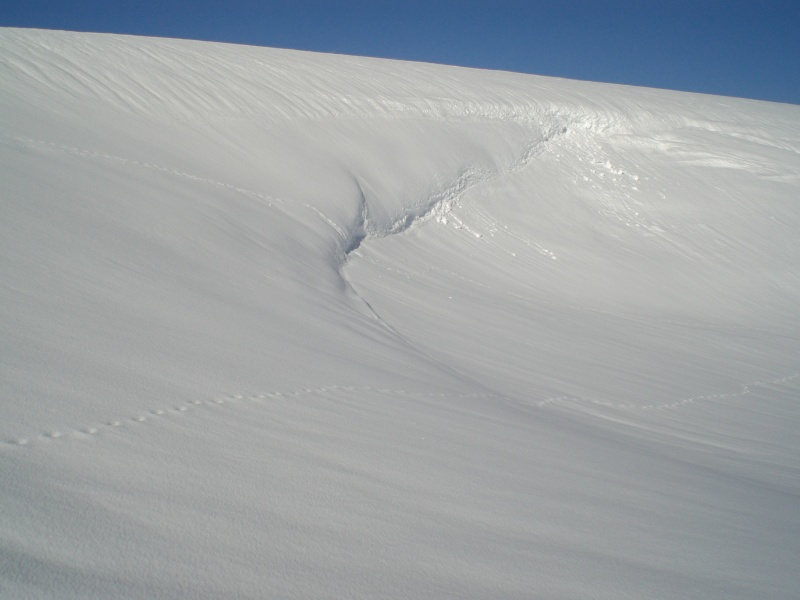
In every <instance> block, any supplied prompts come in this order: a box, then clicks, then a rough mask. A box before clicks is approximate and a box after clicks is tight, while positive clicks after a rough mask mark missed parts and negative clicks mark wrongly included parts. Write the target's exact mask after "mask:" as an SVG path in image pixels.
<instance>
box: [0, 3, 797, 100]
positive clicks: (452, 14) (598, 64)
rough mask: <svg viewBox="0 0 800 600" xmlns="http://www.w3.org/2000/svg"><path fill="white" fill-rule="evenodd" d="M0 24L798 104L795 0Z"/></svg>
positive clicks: (165, 14)
mask: <svg viewBox="0 0 800 600" xmlns="http://www.w3.org/2000/svg"><path fill="white" fill-rule="evenodd" d="M0 25H2V26H14V27H39V28H46V29H68V30H76V31H98V32H113V33H129V34H136V35H151V36H162V37H178V38H191V39H201V40H215V41H223V42H232V43H239V44H252V45H258V46H273V47H280V48H297V49H302V50H315V51H321V52H336V53H341V54H357V55H365V56H379V57H386V58H400V59H406V60H418V61H426V62H436V63H445V64H453V65H463V66H471V67H482V68H488V69H503V70H509V71H520V72H524V73H536V74H540V75H554V76H559V77H569V78H573V79H587V80H592V81H607V82H613V83H625V84H630V85H642V86H650V87H661V88H670V89H678V90H688V91H696V92H704V93H709V94H721V95H726V96H742V97H747V98H758V99H763V100H772V101H777V102H790V103H794V104H800V0H749V1H744V0H727V1H723V0H605V1H603V0H562V1H555V0H551V1H547V2H545V1H538V0H529V1H527V2H526V1H521V0H496V1H494V2H491V1H476V0H462V1H454V0H438V1H437V0H429V1H427V2H418V1H416V0H408V1H406V2H396V1H393V0H386V1H383V0H371V1H364V0H344V1H339V2H337V1H335V0H331V1H328V2H323V1H309V0H283V1H278V2H274V1H270V0H264V1H255V0H229V1H227V2H225V1H222V0H196V1H194V2H179V1H177V0H158V1H153V0H129V1H127V2H117V1H115V0H77V1H75V0H73V1H65V0H0ZM0 60H2V57H0Z"/></svg>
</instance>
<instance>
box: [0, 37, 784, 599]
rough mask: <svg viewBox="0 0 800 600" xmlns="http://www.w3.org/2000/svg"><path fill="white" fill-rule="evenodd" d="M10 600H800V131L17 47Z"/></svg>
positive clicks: (597, 96)
mask: <svg viewBox="0 0 800 600" xmlns="http://www.w3.org/2000/svg"><path fill="white" fill-rule="evenodd" d="M0 122H2V126H1V127H0V155H1V157H2V158H0V180H2V196H1V197H0V210H1V211H2V212H0V228H1V231H0V247H1V248H2V254H1V255H0V368H1V369H2V372H0V411H1V412H0V484H1V486H0V597H2V598H3V599H5V598H8V599H16V598H34V599H45V598H52V599H59V600H64V599H71V598H76V599H77V598H80V599H84V598H87V599H88V598H92V599H107V598H118V599H123V598H129V599H142V598H149V599H186V600H188V599H192V600H196V599H215V600H217V599H222V598H241V599H245V598H246V599H262V598H293V599H300V598H303V599H306V598H320V599H322V598H341V599H356V598H358V599H377V598H387V599H399V598H408V599H411V598H414V599H419V598H431V599H440V598H473V599H489V598H493V599H500V598H503V599H505V598H520V599H522V598H526V599H528V598H546V599H584V598H593V599H608V600H623V599H630V600H642V599H665V598H669V599H673V598H674V599H685V598H695V599H696V598H725V599H728V600H729V599H742V600H752V599H754V598H770V599H787V600H789V599H796V598H797V597H798V593H799V592H800V575H799V574H798V573H800V570H799V569H798V564H800V434H798V432H800V107H798V106H792V105H780V104H772V103H765V102H755V101H748V100H740V99H731V98H721V97H713V96H703V95H695V94H687V93H676V92H668V91H661V90H650V89H639V88H631V87H623V86H614V85H604V84H598V83H586V82H577V81H568V80H560V79H553V78H545V77H535V76H529V75H520V74H513V73H502V72H491V71H480V70H469V69H460V68H455V67H445V66H436V65H427V64H416V63H405V62H396V61H387V60H378V59H368V58H356V57H345V56H333V55H322V54H311V53H303V52H297V51H288V50H275V49H266V48H252V47H242V46H230V45H221V44H211V43H200V42H192V41H179V40H168V39H147V38H134V37H124V36H111V35H93V34H85V33H66V32H45V31H35V30H15V29H2V30H0Z"/></svg>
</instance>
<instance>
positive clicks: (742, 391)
mask: <svg viewBox="0 0 800 600" xmlns="http://www.w3.org/2000/svg"><path fill="white" fill-rule="evenodd" d="M798 378H800V373H793V374H792V375H786V376H784V377H778V378H776V379H770V380H768V381H751V382H749V383H743V384H742V385H741V386H740V387H739V389H738V390H736V391H732V392H722V393H717V394H701V395H698V396H691V397H688V398H682V399H680V400H676V401H674V402H665V403H662V404H622V403H618V402H609V401H606V400H594V399H591V398H583V397H580V396H553V397H550V398H545V399H544V400H540V401H538V402H532V403H529V404H531V405H533V406H537V407H539V408H544V407H547V406H549V405H552V404H558V403H561V402H568V401H569V402H583V403H589V404H594V405H597V406H603V407H605V408H617V409H627V410H631V409H633V410H654V409H671V408H680V407H682V406H688V405H690V404H694V403H697V402H702V401H704V400H726V399H729V398H741V397H744V396H747V395H748V394H750V392H751V391H752V389H753V388H756V387H763V386H767V385H780V384H782V383H788V382H790V381H793V380H795V379H798Z"/></svg>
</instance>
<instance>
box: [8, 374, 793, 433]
mask: <svg viewBox="0 0 800 600" xmlns="http://www.w3.org/2000/svg"><path fill="white" fill-rule="evenodd" d="M798 378H800V372H798V373H794V374H792V375H786V376H784V377H778V378H775V379H771V380H769V381H753V382H748V383H744V384H742V385H741V386H740V388H739V390H737V391H734V392H724V393H718V394H703V395H698V396H691V397H689V398H684V399H682V400H678V401H675V402H668V403H664V404H650V405H636V404H620V403H614V402H607V401H603V400H592V399H588V398H582V397H578V396H569V395H562V396H553V397H550V398H545V399H544V400H528V399H516V398H510V397H508V396H504V395H501V394H492V393H480V394H455V393H448V392H425V391H408V390H402V389H390V388H376V387H372V386H367V385H337V384H331V385H325V386H319V387H305V388H300V389H296V390H288V391H282V390H276V391H270V392H264V393H260V394H252V395H242V394H232V395H228V396H223V397H217V398H211V399H209V400H205V401H201V400H190V401H188V402H186V403H185V404H178V405H173V406H171V407H169V408H157V409H153V410H150V411H146V412H140V413H138V414H133V415H131V416H128V417H124V418H119V419H112V420H109V421H106V422H104V423H96V424H94V425H88V426H83V427H78V428H75V429H71V430H61V429H50V430H47V431H45V432H43V433H40V434H38V435H32V436H17V437H12V438H10V439H7V440H4V441H0V446H6V447H13V446H33V445H35V444H36V443H44V442H48V441H49V442H53V441H56V440H59V441H61V440H79V439H86V438H87V437H92V436H99V435H101V434H102V433H103V432H104V431H110V430H113V429H119V428H122V427H123V426H125V425H132V426H136V425H138V424H144V423H147V422H148V421H150V420H153V419H161V418H167V417H169V416H171V415H177V414H181V413H187V412H189V411H191V410H194V409H199V408H203V407H210V406H217V405H222V404H236V403H244V402H247V403H259V402H263V401H265V400H269V399H277V398H301V397H304V396H309V395H314V394H323V393H326V392H337V391H340V392H358V391H360V392H373V393H378V394H387V395H405V396H412V397H413V396H416V397H420V398H424V397H427V398H473V399H475V398H484V399H486V398H496V399H498V400H506V401H512V402H516V403H518V404H522V405H525V406H534V407H536V408H546V407H549V406H552V405H556V404H558V403H561V402H570V401H571V402H583V403H590V404H594V405H597V406H602V407H605V408H612V409H625V410H652V409H671V408H680V407H684V406H688V405H690V404H693V403H696V402H698V401H702V400H720V399H725V398H737V397H743V396H746V395H748V394H749V393H750V392H751V389H752V388H754V387H759V386H764V385H776V384H781V383H787V382H789V381H792V380H795V379H798Z"/></svg>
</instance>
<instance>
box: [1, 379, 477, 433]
mask: <svg viewBox="0 0 800 600" xmlns="http://www.w3.org/2000/svg"><path fill="white" fill-rule="evenodd" d="M337 391H341V392H359V391H367V392H372V393H379V394H394V395H398V394H399V395H407V396H416V397H441V398H487V397H489V396H491V394H466V393H464V394H455V393H448V392H423V391H407V390H401V389H389V388H376V387H372V386H365V385H348V386H343V385H326V386H319V387H307V388H301V389H297V390H292V391H272V392H265V393H262V394H252V395H242V394H233V395H228V396H223V397H218V398H213V399H210V400H190V401H188V402H185V403H182V404H175V405H172V406H169V407H164V408H156V409H152V410H145V411H141V412H138V413H135V414H133V415H130V416H127V417H123V418H117V419H111V420H108V421H103V422H99V423H94V424H92V425H88V426H85V427H78V428H64V429H49V430H47V431H44V432H42V433H39V434H36V435H32V436H16V437H12V438H9V439H6V440H0V445H2V446H33V445H35V444H37V443H42V442H48V441H54V440H67V439H71V440H78V439H88V438H91V437H92V436H98V435H101V434H102V433H104V432H109V431H113V430H115V429H121V428H124V427H125V426H130V425H137V424H142V423H147V422H149V421H153V420H156V419H161V418H166V417H169V416H173V415H180V414H182V413H188V412H190V411H194V410H198V409H202V408H204V407H212V406H218V405H225V404H236V403H251V404H254V403H259V402H264V401H269V400H277V399H289V400H291V399H297V398H301V397H303V396H309V395H313V394H322V393H326V392H337Z"/></svg>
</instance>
